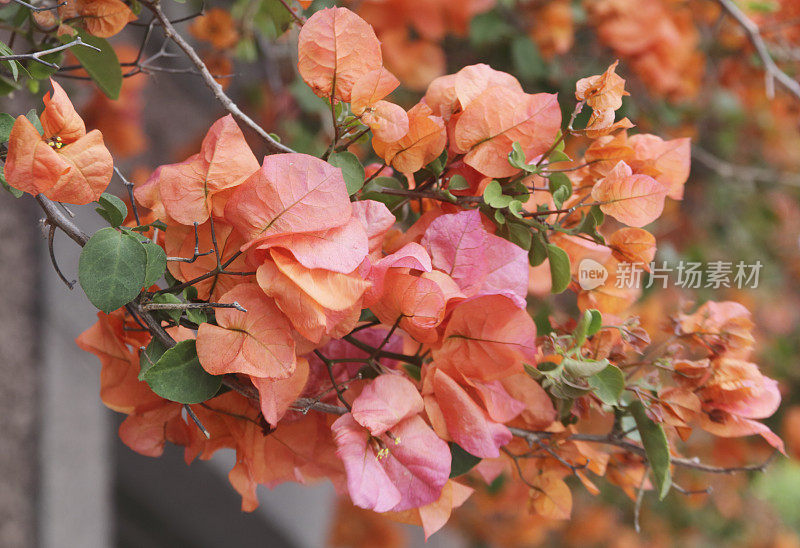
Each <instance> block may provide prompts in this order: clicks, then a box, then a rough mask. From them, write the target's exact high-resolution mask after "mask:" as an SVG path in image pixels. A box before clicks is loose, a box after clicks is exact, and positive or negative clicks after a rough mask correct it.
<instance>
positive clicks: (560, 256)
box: [547, 244, 572, 293]
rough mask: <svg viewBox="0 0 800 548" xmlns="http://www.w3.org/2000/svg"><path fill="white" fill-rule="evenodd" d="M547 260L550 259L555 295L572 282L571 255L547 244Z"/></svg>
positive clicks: (553, 245) (552, 289)
mask: <svg viewBox="0 0 800 548" xmlns="http://www.w3.org/2000/svg"><path fill="white" fill-rule="evenodd" d="M547 258H548V259H550V280H551V281H552V288H551V289H550V291H552V292H553V293H561V292H563V291H564V290H565V289H566V288H567V287H569V283H570V281H571V280H572V275H571V274H570V270H569V255H567V252H566V251H564V250H563V249H561V248H560V247H558V246H557V245H555V244H547Z"/></svg>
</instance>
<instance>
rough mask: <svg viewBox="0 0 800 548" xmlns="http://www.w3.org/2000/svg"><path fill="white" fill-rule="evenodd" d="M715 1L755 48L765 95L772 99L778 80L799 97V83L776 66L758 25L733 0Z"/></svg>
mask: <svg viewBox="0 0 800 548" xmlns="http://www.w3.org/2000/svg"><path fill="white" fill-rule="evenodd" d="M717 3H718V4H719V5H720V6H721V7H722V9H723V10H725V11H726V12H727V13H728V14H729V15H730V16H731V17H733V19H734V20H735V21H736V22H737V23H738V24H739V26H740V27H742V29H743V30H744V31H745V33H746V34H747V37H748V39H749V40H750V43H751V44H753V47H754V48H756V53H757V54H758V56H759V58H761V62H762V63H764V78H765V82H766V88H767V97H768V98H770V99H772V98H774V97H775V80H777V81H778V83H780V84H781V85H782V86H783V87H784V88H785V89H786V91H788V92H789V93H791V94H792V95H794V96H795V97H796V98H797V99H800V83H798V82H797V80H795V79H794V78H792V77H791V76H789V75H788V74H786V73H785V72H783V70H781V69H780V67H778V65H777V64H776V63H775V60H774V59H773V58H772V54H770V52H769V48H768V47H767V44H766V42H764V39H763V38H762V36H761V31H760V29H759V28H758V25H757V24H756V23H754V22H753V21H752V20H751V19H750V18H749V17H747V15H745V13H744V12H743V11H742V10H741V9H740V8H739V6H737V5H736V2H734V1H733V0H717Z"/></svg>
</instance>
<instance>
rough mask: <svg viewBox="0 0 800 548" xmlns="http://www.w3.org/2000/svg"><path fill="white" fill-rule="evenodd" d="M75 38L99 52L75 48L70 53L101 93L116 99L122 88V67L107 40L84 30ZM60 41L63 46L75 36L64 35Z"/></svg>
mask: <svg viewBox="0 0 800 548" xmlns="http://www.w3.org/2000/svg"><path fill="white" fill-rule="evenodd" d="M77 36H80V38H81V41H82V42H85V43H86V44H89V45H91V46H94V47H96V48H97V49H98V50H100V51H95V50H93V49H92V48H87V47H83V46H75V47H72V48H70V52H71V53H72V54H73V55H74V56H75V57H76V58H77V59H78V62H80V64H81V65H82V66H83V68H85V69H86V72H87V73H88V74H89V77H90V78H91V79H92V80H94V82H95V83H96V84H97V87H99V88H100V90H101V91H102V92H103V93H105V94H106V95H107V96H108V97H109V98H111V99H115V100H116V99H118V98H119V91H120V89H121V88H122V67H121V66H120V64H119V59H117V54H116V53H115V52H114V48H112V47H111V44H109V43H108V41H107V40H105V39H103V38H98V37H97V36H92V35H91V34H89V33H88V32H86V31H84V30H79V31H78V33H77ZM61 41H62V42H63V43H64V44H68V43H70V42H74V41H75V36H70V35H69V34H65V35H63V36H62V37H61Z"/></svg>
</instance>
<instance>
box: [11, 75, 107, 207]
mask: <svg viewBox="0 0 800 548" xmlns="http://www.w3.org/2000/svg"><path fill="white" fill-rule="evenodd" d="M51 85H52V86H53V95H52V98H51V96H50V94H49V93H48V94H46V95H45V99H44V102H45V110H44V112H42V120H43V121H42V127H43V128H44V130H45V133H44V135H40V134H39V132H38V131H37V130H36V128H35V127H34V126H33V124H32V123H31V122H30V121H29V120H28V119H27V118H26V117H25V116H19V117H18V118H17V119H16V121H15V122H14V126H13V127H12V129H11V134H10V136H9V141H8V154H7V156H6V162H5V168H4V172H5V178H6V181H7V182H8V184H9V185H11V186H12V187H14V188H16V189H18V190H21V191H23V192H27V193H29V194H33V195H36V194H40V193H42V194H44V195H45V196H47V197H48V198H50V199H51V200H54V201H58V202H65V203H69V204H78V205H81V204H87V203H89V202H91V201H93V200H96V199H97V198H98V197H99V196H100V195H101V194H102V193H103V191H105V189H106V187H107V186H108V183H109V182H110V181H111V176H112V174H113V167H114V161H113V159H112V158H111V154H110V153H109V152H108V149H107V148H106V147H105V145H104V144H103V136H102V134H101V133H100V132H99V131H97V130H92V131H90V132H89V133H86V130H85V127H84V125H83V121H82V120H81V119H80V117H78V115H77V113H76V112H75V109H74V107H73V106H72V103H71V102H70V100H69V98H68V97H67V95H66V93H64V90H63V89H62V88H61V86H59V85H58V84H57V83H56V82H53V81H52V80H51Z"/></svg>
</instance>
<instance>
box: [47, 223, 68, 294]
mask: <svg viewBox="0 0 800 548" xmlns="http://www.w3.org/2000/svg"><path fill="white" fill-rule="evenodd" d="M45 224H46V225H49V226H50V230H49V231H48V232H47V251H48V252H49V253H50V262H52V263H53V268H54V269H55V270H56V274H58V277H59V278H61V281H62V282H64V283H65V284H67V287H68V288H70V290H72V289H73V288H74V287H75V280H72V281H69V280H68V279H67V277H66V276H64V273H63V272H61V269H60V268H59V267H58V261H56V253H55V251H54V250H53V237H54V236H55V235H56V225H54V224H51V223H50V222H49V221H45Z"/></svg>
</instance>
